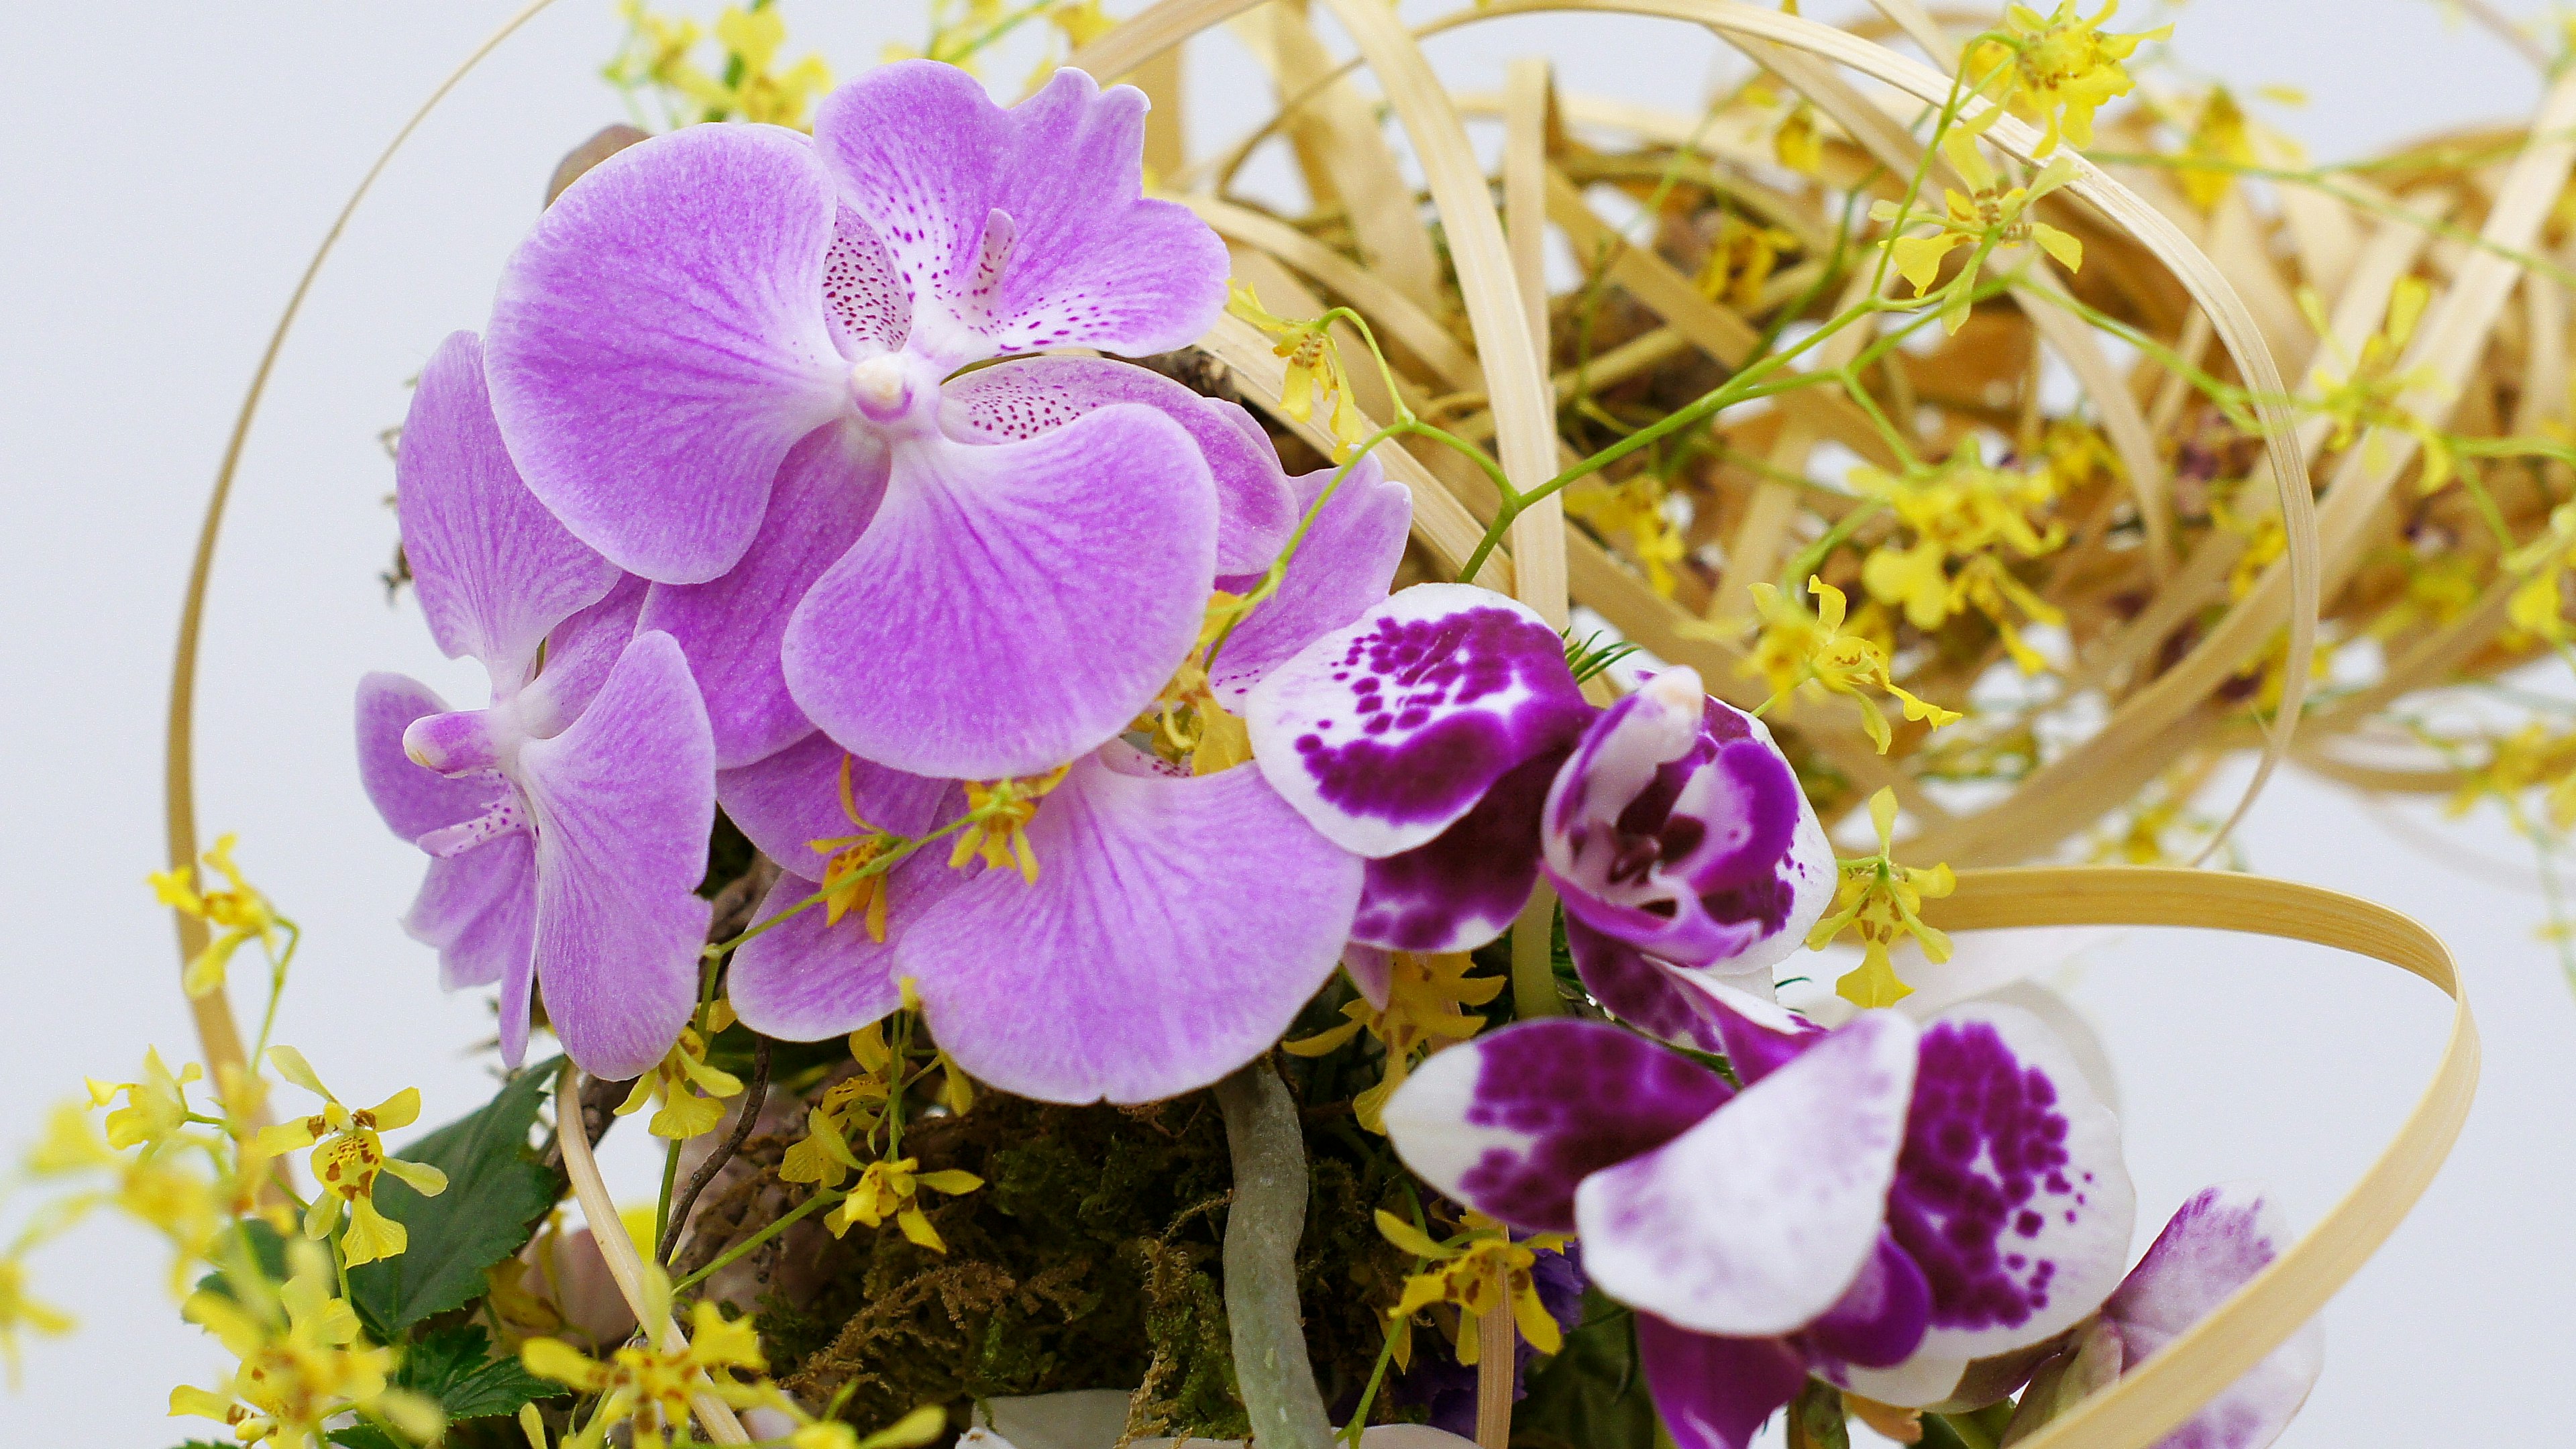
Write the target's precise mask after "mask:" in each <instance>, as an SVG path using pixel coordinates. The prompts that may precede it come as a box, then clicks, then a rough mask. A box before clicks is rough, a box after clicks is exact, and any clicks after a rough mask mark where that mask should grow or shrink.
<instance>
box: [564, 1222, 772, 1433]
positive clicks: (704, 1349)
mask: <svg viewBox="0 0 2576 1449" xmlns="http://www.w3.org/2000/svg"><path fill="white" fill-rule="evenodd" d="M644 1300H645V1302H644V1309H645V1312H644V1315H643V1318H642V1320H641V1321H643V1322H645V1323H648V1324H653V1323H665V1322H668V1321H669V1319H670V1316H671V1280H670V1277H669V1275H667V1274H665V1273H664V1272H663V1271H662V1269H661V1268H660V1267H659V1266H657V1265H655V1264H653V1263H646V1264H645V1265H644ZM519 1362H520V1364H521V1365H522V1366H524V1367H525V1368H526V1369H527V1371H528V1372H530V1373H532V1374H535V1375H536V1376H537V1377H539V1378H542V1379H551V1380H553V1381H554V1382H556V1383H559V1384H564V1385H566V1386H568V1387H570V1388H572V1389H574V1390H575V1391H577V1392H580V1393H584V1394H597V1395H599V1396H600V1400H599V1405H598V1407H597V1408H595V1409H593V1410H592V1411H591V1415H590V1420H589V1422H588V1423H586V1424H584V1425H583V1426H582V1428H581V1432H579V1433H577V1434H575V1435H573V1436H572V1437H571V1438H569V1439H567V1440H565V1441H564V1444H565V1449H597V1446H599V1445H601V1444H603V1443H605V1442H606V1441H607V1438H608V1431H609V1429H610V1428H611V1427H612V1426H614V1425H618V1424H625V1425H627V1426H628V1431H629V1433H630V1434H631V1435H632V1436H633V1437H632V1441H631V1442H632V1443H633V1445H634V1446H635V1449H665V1446H666V1445H668V1444H669V1443H671V1439H670V1437H669V1436H670V1435H671V1434H672V1433H674V1432H675V1431H678V1430H680V1429H681V1428H682V1426H684V1425H686V1424H687V1423H688V1422H689V1417H690V1409H689V1396H690V1395H691V1393H693V1392H697V1393H712V1394H714V1395H715V1396H716V1397H717V1398H719V1399H722V1400H723V1401H724V1402H725V1403H727V1404H730V1405H732V1406H733V1407H735V1408H737V1409H746V1408H751V1407H753V1406H755V1405H768V1404H773V1403H774V1401H775V1400H776V1399H777V1396H778V1395H777V1390H776V1389H775V1388H773V1387H772V1386H770V1385H769V1384H768V1383H767V1382H766V1381H765V1380H763V1381H759V1382H753V1383H745V1382H743V1381H741V1380H739V1379H737V1378H735V1377H734V1374H733V1371H734V1370H737V1369H740V1370H745V1371H747V1372H750V1373H752V1374H755V1375H758V1374H765V1373H766V1372H768V1367H769V1365H768V1363H767V1361H766V1360H764V1359H763V1358H762V1357H761V1354H760V1335H759V1334H758V1333H757V1332H755V1331H754V1330H753V1328H752V1326H751V1322H750V1320H748V1319H727V1318H726V1317H725V1316H724V1312H723V1310H721V1309H719V1308H717V1307H716V1305H714V1304H712V1303H706V1302H701V1303H699V1304H697V1305H696V1307H695V1308H693V1309H692V1310H691V1313H690V1334H689V1338H688V1341H687V1342H686V1343H683V1344H680V1345H679V1346H678V1347H676V1348H664V1347H662V1346H661V1340H660V1339H659V1338H658V1337H650V1336H648V1338H647V1340H646V1341H643V1342H637V1343H630V1344H628V1345H627V1346H625V1347H624V1348H620V1349H618V1350H617V1351H616V1352H614V1353H612V1354H610V1355H608V1356H607V1357H606V1358H604V1359H595V1358H592V1357H591V1356H590V1355H588V1354H586V1353H583V1352H582V1351H581V1350H579V1349H577V1348H574V1347H573V1346H572V1345H571V1344H569V1343H566V1342H564V1341H563V1340H562V1339H559V1338H531V1339H529V1340H528V1341H527V1342H525V1343H523V1344H520V1345H519Z"/></svg>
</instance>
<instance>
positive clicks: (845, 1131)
mask: <svg viewBox="0 0 2576 1449" xmlns="http://www.w3.org/2000/svg"><path fill="white" fill-rule="evenodd" d="M863 1037H864V1038H865V1039H866V1042H867V1045H866V1046H862V1045H861V1039H862V1038H863ZM851 1041H852V1052H851V1054H852V1055H853V1056H855V1057H857V1058H858V1061H859V1067H860V1070H859V1071H858V1072H857V1073H856V1074H855V1075H852V1076H847V1077H843V1078H842V1079H841V1080H839V1081H837V1082H834V1083H833V1084H832V1085H831V1086H829V1087H826V1088H824V1089H823V1095H822V1097H821V1098H820V1099H819V1100H818V1101H816V1102H815V1104H814V1105H813V1106H811V1107H808V1108H806V1109H805V1136H804V1139H803V1140H802V1141H799V1142H798V1143H797V1144H796V1145H795V1146H793V1147H790V1148H788V1149H787V1156H786V1159H785V1161H783V1162H781V1163H780V1164H779V1169H778V1175H779V1176H780V1177H781V1178H783V1179H785V1180H786V1181H788V1182H811V1183H818V1184H820V1185H822V1186H824V1187H827V1188H836V1187H839V1186H840V1185H841V1179H842V1178H844V1177H846V1176H848V1175H849V1174H850V1173H853V1172H858V1171H862V1170H864V1169H865V1167H866V1164H865V1163H863V1162H861V1161H860V1160H859V1158H858V1155H857V1154H856V1153H855V1152H853V1151H852V1150H851V1147H850V1143H851V1141H852V1140H853V1139H856V1140H859V1141H862V1142H864V1141H869V1140H871V1139H873V1138H874V1136H875V1135H876V1130H877V1125H878V1124H879V1123H880V1122H881V1121H883V1120H884V1117H885V1106H886V1103H887V1102H889V1101H891V1100H892V1099H893V1097H894V1093H895V1090H896V1084H895V1076H896V1071H895V1068H894V1055H893V1053H892V1052H891V1051H890V1050H889V1049H888V1048H887V1047H886V1046H885V1043H884V1039H883V1038H882V1036H880V1035H878V1029H877V1027H876V1025H875V1024H874V1023H870V1024H869V1025H867V1026H864V1027H861V1028H859V1030H858V1031H856V1032H853V1033H851Z"/></svg>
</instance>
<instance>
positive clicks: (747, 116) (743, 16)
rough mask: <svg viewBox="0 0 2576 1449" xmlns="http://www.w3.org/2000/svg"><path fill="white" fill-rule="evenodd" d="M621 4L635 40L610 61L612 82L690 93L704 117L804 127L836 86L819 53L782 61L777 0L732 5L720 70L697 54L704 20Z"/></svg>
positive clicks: (722, 25) (723, 27) (721, 40)
mask: <svg viewBox="0 0 2576 1449" xmlns="http://www.w3.org/2000/svg"><path fill="white" fill-rule="evenodd" d="M621 8H622V9H623V11H624V13H625V16H626V23H627V27H628V39H627V45H626V49H625V51H624V52H623V53H621V54H620V55H619V56H618V57H617V59H616V60H614V61H612V62H610V64H609V66H608V70H607V77H608V80H609V83H610V84H612V85H615V86H617V87H618V88H619V89H621V90H637V89H643V88H647V87H649V88H652V89H656V90H659V91H661V92H663V93H664V95H665V96H666V97H677V98H679V99H682V100H685V101H687V102H689V103H690V104H691V105H693V106H694V107H695V108H696V112H697V114H696V116H695V119H697V120H700V121H730V120H743V121H755V122H761V123H764V124H768V125H773V126H793V127H796V128H797V129H799V130H802V129H805V127H806V124H807V122H806V112H807V111H808V110H810V109H811V108H812V107H813V104H814V99H815V97H817V96H820V95H822V94H823V93H824V92H825V91H828V90H830V89H831V88H832V71H831V68H830V67H828V66H826V65H825V64H824V63H823V58H822V57H821V56H819V55H812V54H808V55H806V56H805V57H804V58H803V59H801V60H799V61H797V62H796V63H795V64H793V65H791V66H788V67H786V68H785V69H783V70H782V69H779V68H778V61H779V52H780V51H781V50H783V49H785V47H786V44H787V22H786V21H785V20H783V19H781V18H780V16H779V14H778V11H777V9H776V8H775V7H774V6H772V5H771V3H770V0H753V3H752V5H751V8H749V9H747V10H746V9H744V8H742V7H740V6H727V7H726V8H725V11H724V13H723V14H721V15H719V16H717V17H716V23H715V40H716V44H717V45H718V46H719V47H720V48H721V49H722V50H723V52H724V59H723V62H722V63H721V64H720V65H719V66H718V67H717V73H716V74H714V75H710V74H708V73H707V72H706V71H705V70H702V69H700V68H699V67H698V66H697V64H696V63H695V62H694V61H692V60H691V59H690V57H691V56H692V55H693V54H694V53H695V52H696V50H697V48H698V42H699V41H700V40H702V39H704V38H705V34H706V32H704V31H702V30H700V29H699V28H698V23H697V22H696V21H694V20H691V19H689V18H688V17H686V16H682V17H680V18H678V19H664V18H662V17H661V16H657V15H654V14H652V13H651V12H650V11H648V10H646V9H645V8H644V0H624V4H623V5H622V7H621Z"/></svg>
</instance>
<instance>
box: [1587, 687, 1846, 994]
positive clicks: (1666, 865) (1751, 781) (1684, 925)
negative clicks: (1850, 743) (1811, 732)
mask: <svg viewBox="0 0 2576 1449" xmlns="http://www.w3.org/2000/svg"><path fill="white" fill-rule="evenodd" d="M1546 820H1547V829H1546V836H1545V839H1546V847H1547V871H1548V878H1549V879H1550V880H1552V881H1554V882H1555V884H1556V887H1557V890H1558V893H1559V895H1560V896H1561V897H1562V898H1563V900H1564V901H1565V909H1566V914H1567V916H1568V917H1569V918H1576V919H1580V920H1582V921H1584V922H1585V923H1586V924H1588V925H1590V926H1591V927H1592V928H1593V929H1595V930H1597V931H1600V932H1603V933H1604V934H1607V935H1611V936H1616V937H1618V938H1620V939H1622V940H1625V941H1627V942H1629V943H1631V944H1633V945H1635V946H1637V947H1639V948H1641V949H1642V950H1644V951H1646V952H1647V953H1649V954H1651V955H1654V956H1656V957H1659V958H1661V959H1663V960H1666V961H1670V962H1673V963H1676V964H1679V965H1684V966H1707V965H1718V964H1723V965H1724V966H1725V967H1726V969H1727V970H1728V971H1729V972H1730V973H1744V972H1750V971H1753V970H1756V969H1758V968H1766V967H1768V966H1770V965H1771V964H1772V963H1774V962H1776V961H1779V960H1780V959H1782V958H1784V957H1786V956H1787V955H1788V954H1789V953H1790V952H1792V951H1794V950H1796V949H1797V948H1798V945H1799V943H1800V942H1802V941H1803V940H1804V939H1805V938H1806V934H1807V931H1808V929H1809V928H1810V927H1812V926H1814V925H1815V923H1816V922H1817V921H1818V920H1819V919H1821V918H1822V917H1823V915H1824V912H1825V907H1826V906H1827V905H1828V904H1829V903H1830V902H1831V901H1832V899H1833V894H1834V884H1835V879H1836V868H1835V863H1834V853H1833V845H1832V842H1830V841H1829V840H1827V839H1826V837H1825V832H1824V827H1823V825H1822V824H1821V823H1819V822H1818V821H1817V819H1816V813H1815V811H1814V809H1813V808H1812V807H1810V806H1809V805H1808V804H1807V800H1806V796H1805V795H1804V793H1802V792H1801V791H1800V790H1799V788H1798V777H1797V776H1796V775H1795V774H1794V773H1793V772H1791V770H1790V768H1789V762H1788V760H1787V759H1786V758H1785V757H1783V756H1782V755H1781V753H1780V750H1779V747H1778V746H1777V745H1775V744H1773V743H1772V741H1771V733H1770V731H1769V729H1768V728H1766V727H1765V726H1764V725H1763V724H1762V722H1761V721H1760V720H1756V719H1753V718H1751V717H1750V716H1747V715H1745V714H1743V713H1741V712H1739V711H1737V710H1735V709H1733V708H1732V707H1730V706H1728V705H1725V704H1721V703H1719V702H1718V701H1716V700H1713V699H1710V698H1708V697H1707V694H1706V692H1705V691H1704V690H1703V689H1702V688H1701V686H1700V678H1699V675H1698V673H1697V672H1696V671H1693V670H1689V669H1668V670H1665V671H1663V672H1662V673H1660V674H1657V675H1655V676H1654V677H1653V678H1652V679H1649V680H1648V681H1647V682H1646V684H1645V685H1644V687H1643V688H1641V689H1639V690H1638V691H1637V692H1635V693H1633V694H1631V695H1629V696H1627V697H1626V698H1624V699H1621V700H1620V701H1618V702H1617V703H1616V704H1613V705H1612V706H1611V707H1610V708H1609V709H1608V710H1607V711H1605V712H1604V713H1603V714H1602V716H1601V717H1600V718H1599V719H1598V720H1596V721H1594V722H1593V725H1592V728H1591V729H1590V730H1589V731H1587V732H1586V733H1585V735H1584V739H1583V743H1582V745H1581V746H1580V747H1578V748H1577V749H1576V751H1575V753H1574V757H1573V758H1572V759H1571V760H1569V761H1567V762H1566V767H1565V769H1564V770H1563V771H1562V772H1561V773H1560V774H1558V776H1557V778H1556V784H1555V787H1554V789H1553V790H1551V791H1550V793H1549V795H1548V805H1547V817H1546Z"/></svg>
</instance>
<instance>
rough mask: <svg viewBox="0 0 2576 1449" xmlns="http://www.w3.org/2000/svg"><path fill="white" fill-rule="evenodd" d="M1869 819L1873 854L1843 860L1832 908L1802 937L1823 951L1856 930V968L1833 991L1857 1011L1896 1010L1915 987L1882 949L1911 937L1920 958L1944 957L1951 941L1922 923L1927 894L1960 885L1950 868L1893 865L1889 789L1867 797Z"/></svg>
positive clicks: (1937, 959) (1893, 817) (1936, 959)
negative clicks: (1858, 956) (1874, 836)
mask: <svg viewBox="0 0 2576 1449" xmlns="http://www.w3.org/2000/svg"><path fill="white" fill-rule="evenodd" d="M1869 820H1870V824H1871V825H1872V826H1874V827H1875V828H1876V829H1877V831H1878V853H1877V854H1876V855H1864V856H1860V857H1858V858H1855V859H1850V860H1845V861H1844V862H1842V870H1841V874H1840V877H1839V878H1838V879H1837V880H1836V881H1835V884H1834V903H1833V906H1832V908H1831V909H1829V910H1827V911H1826V912H1825V918H1824V919H1823V920H1821V921H1818V922H1817V923H1816V928H1815V929H1814V930H1812V931H1810V932H1808V933H1807V949H1809V950H1811V951H1814V950H1822V949H1823V948H1824V947H1826V946H1828V945H1830V944H1832V942H1833V940H1834V938H1835V937H1837V936H1840V935H1841V934H1842V933H1843V932H1845V931H1847V930H1848V931H1857V932H1859V934H1860V940H1861V964H1860V965H1859V966H1858V967H1857V968H1855V969H1853V970H1851V971H1849V972H1846V973H1844V975H1843V978H1842V979H1841V980H1839V981H1837V982H1835V983H1834V994H1835V995H1837V996H1840V997H1841V998H1842V999H1843V1000H1845V1001H1848V1002H1850V1003H1851V1004H1852V1005H1854V1006H1862V1007H1870V1006H1894V1005H1895V1004H1896V1003H1897V1002H1899V1001H1902V1000H1904V999H1905V998H1906V997H1908V996H1911V995H1913V994H1914V988H1913V987H1910V986H1908V985H1906V984H1905V983H1904V982H1903V981H1901V980H1899V979H1898V978H1897V975H1896V967H1895V966H1894V964H1893V963H1891V962H1890V961H1889V959H1888V954H1887V948H1888V947H1889V946H1890V945H1891V944H1893V943H1894V942H1895V941H1897V940H1898V939H1899V938H1901V937H1905V936H1911V937H1913V938H1914V939H1915V940H1916V941H1918V942H1921V943H1922V946H1923V956H1924V959H1925V960H1928V961H1930V962H1932V963H1933V964H1934V965H1939V964H1940V963H1941V962H1944V961H1947V960H1949V959H1950V938H1949V937H1948V936H1947V935H1944V934H1943V933H1942V932H1940V931H1938V930H1935V929H1934V928H1932V927H1930V926H1927V925H1925V924H1924V923H1923V917H1922V915H1921V911H1922V909H1923V901H1924V898H1925V897H1927V896H1929V897H1935V898H1937V897H1940V896H1946V895H1948V894H1949V893H1950V892H1951V891H1952V890H1953V889H1954V888H1956V887H1957V885H1958V881H1957V879H1956V878H1955V877H1953V876H1952V875H1951V874H1950V867H1948V866H1947V865H1936V866H1934V867H1932V868H1931V869H1930V870H1921V869H1918V868H1916V867H1913V866H1903V865H1898V864H1897V863H1896V861H1895V859H1894V858H1893V857H1892V856H1891V855H1890V854H1889V851H1890V849H1891V845H1890V839H1891V836H1892V835H1893V833H1894V832H1895V829H1896V792H1895V791H1894V790H1885V789H1883V790H1880V791H1879V792H1878V793H1877V794H1875V795H1872V796H1871V797H1869Z"/></svg>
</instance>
